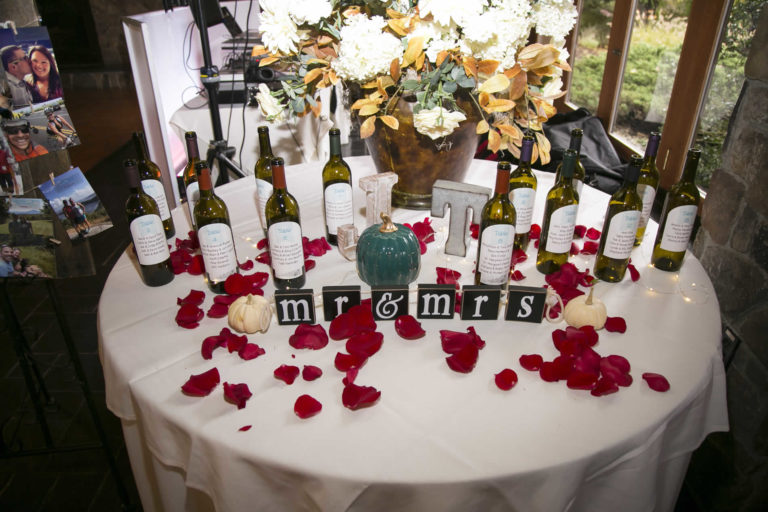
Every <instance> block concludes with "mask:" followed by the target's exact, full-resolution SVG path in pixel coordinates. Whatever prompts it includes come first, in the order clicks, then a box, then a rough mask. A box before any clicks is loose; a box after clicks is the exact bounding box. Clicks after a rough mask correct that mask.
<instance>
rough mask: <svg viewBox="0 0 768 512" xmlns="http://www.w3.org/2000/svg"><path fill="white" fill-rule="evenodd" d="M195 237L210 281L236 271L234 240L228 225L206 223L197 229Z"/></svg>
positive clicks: (226, 276) (222, 278) (215, 281)
mask: <svg viewBox="0 0 768 512" xmlns="http://www.w3.org/2000/svg"><path fill="white" fill-rule="evenodd" d="M197 238H198V239H199V240H200V252H202V253H203V263H204V264H205V272H206V273H207V274H208V279H209V280H210V281H212V282H214V283H218V282H220V281H224V280H225V279H226V278H228V277H229V276H231V275H232V274H234V273H235V272H237V256H235V242H234V240H232V229H231V228H230V227H229V226H227V225H226V224H224V223H223V222H217V223H215V224H208V225H206V226H203V227H201V228H199V229H198V230H197Z"/></svg>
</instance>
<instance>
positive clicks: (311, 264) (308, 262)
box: [304, 259, 317, 272]
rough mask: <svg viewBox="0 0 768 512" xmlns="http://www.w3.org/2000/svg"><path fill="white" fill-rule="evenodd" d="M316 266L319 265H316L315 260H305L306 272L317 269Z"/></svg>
mask: <svg viewBox="0 0 768 512" xmlns="http://www.w3.org/2000/svg"><path fill="white" fill-rule="evenodd" d="M315 265H317V263H315V260H310V259H306V260H304V272H309V271H310V270H312V269H313V268H315Z"/></svg>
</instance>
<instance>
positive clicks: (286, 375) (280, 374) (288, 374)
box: [274, 364, 299, 386]
mask: <svg viewBox="0 0 768 512" xmlns="http://www.w3.org/2000/svg"><path fill="white" fill-rule="evenodd" d="M274 376H275V378H276V379H278V380H281V381H283V382H285V383H286V384H288V385H289V386H290V385H291V384H293V381H295V380H296V377H298V376H299V367H298V366H292V365H288V364H281V365H280V366H279V367H277V368H276V369H275V371H274Z"/></svg>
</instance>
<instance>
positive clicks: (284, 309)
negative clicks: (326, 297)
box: [275, 288, 315, 325]
mask: <svg viewBox="0 0 768 512" xmlns="http://www.w3.org/2000/svg"><path fill="white" fill-rule="evenodd" d="M275 311H276V313H277V323H278V324H280V325H296V324H314V323H315V292H314V290H311V289H309V288H307V289H304V290H275Z"/></svg>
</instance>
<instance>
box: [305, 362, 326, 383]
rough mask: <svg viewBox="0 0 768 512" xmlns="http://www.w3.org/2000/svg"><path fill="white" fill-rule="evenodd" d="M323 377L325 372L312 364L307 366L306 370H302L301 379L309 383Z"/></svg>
mask: <svg viewBox="0 0 768 512" xmlns="http://www.w3.org/2000/svg"><path fill="white" fill-rule="evenodd" d="M322 375H323V370H321V369H320V368H318V367H317V366H315V365H311V364H305V365H304V369H302V370H301V378H302V379H304V380H306V381H307V382H311V381H313V380H316V379H319V378H320V377H321V376H322Z"/></svg>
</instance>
